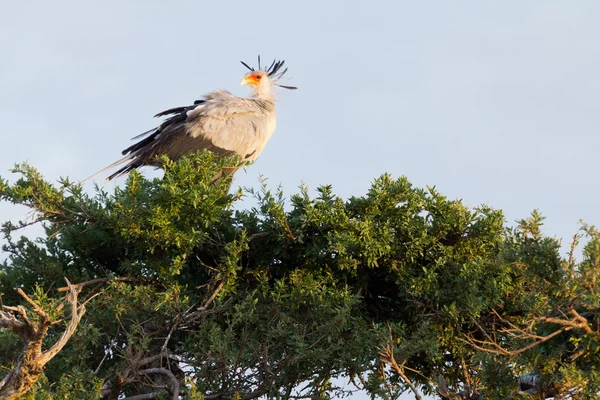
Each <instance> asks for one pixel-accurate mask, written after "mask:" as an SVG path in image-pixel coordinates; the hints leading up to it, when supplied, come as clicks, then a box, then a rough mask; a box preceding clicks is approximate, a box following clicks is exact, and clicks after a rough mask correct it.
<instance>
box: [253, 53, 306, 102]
mask: <svg viewBox="0 0 600 400" xmlns="http://www.w3.org/2000/svg"><path fill="white" fill-rule="evenodd" d="M241 63H242V64H243V65H244V66H245V67H246V68H248V69H249V70H250V72H248V73H247V74H246V75H244V78H243V79H242V82H241V84H242V85H249V86H250V87H252V89H253V91H254V93H255V94H260V93H265V92H268V91H270V90H271V87H272V86H273V85H275V86H279V87H282V88H284V89H297V88H296V87H295V86H286V85H281V84H280V83H279V80H280V79H281V78H282V77H283V75H284V74H285V73H286V72H287V68H285V69H283V70H282V67H283V64H284V61H276V60H275V61H273V62H272V63H271V65H270V66H269V68H264V69H263V68H262V67H261V65H260V56H258V69H254V68H252V67H251V66H249V65H248V64H246V63H245V62H243V61H241Z"/></svg>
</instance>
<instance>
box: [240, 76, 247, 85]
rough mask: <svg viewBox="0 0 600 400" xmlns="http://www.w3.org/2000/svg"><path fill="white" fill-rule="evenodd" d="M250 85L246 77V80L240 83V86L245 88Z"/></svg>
mask: <svg viewBox="0 0 600 400" xmlns="http://www.w3.org/2000/svg"><path fill="white" fill-rule="evenodd" d="M247 84H248V78H247V77H244V79H242V81H241V82H240V86H244V85H247Z"/></svg>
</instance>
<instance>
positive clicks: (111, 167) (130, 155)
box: [79, 154, 134, 185]
mask: <svg viewBox="0 0 600 400" xmlns="http://www.w3.org/2000/svg"><path fill="white" fill-rule="evenodd" d="M133 157H134V155H133V154H129V155H127V156H125V157H123V158H121V159H119V160H117V161H115V162H114V163H112V164H110V165H109V166H107V167H105V168H102V169H101V170H100V171H98V172H96V173H94V174H93V175H91V176H88V177H87V178H85V179H84V180H82V181H81V182H79V183H80V184H81V185H83V184H84V183H86V182H87V181H89V180H91V179H93V178H95V177H97V176H98V175H100V174H103V173H104V172H106V171H108V170H111V169H113V168H114V167H116V166H117V165H121V164H123V163H125V162H127V161H130V160H132V159H133ZM117 176H118V175H116V174H113V175H111V176H110V177H108V178H107V179H106V181H109V180H111V179H112V178H114V177H117Z"/></svg>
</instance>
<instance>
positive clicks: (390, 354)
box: [379, 326, 423, 400]
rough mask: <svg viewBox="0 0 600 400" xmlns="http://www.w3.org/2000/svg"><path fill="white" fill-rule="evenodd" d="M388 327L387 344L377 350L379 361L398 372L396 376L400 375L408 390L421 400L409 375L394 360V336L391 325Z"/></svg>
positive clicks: (417, 399)
mask: <svg viewBox="0 0 600 400" xmlns="http://www.w3.org/2000/svg"><path fill="white" fill-rule="evenodd" d="M388 328H389V330H390V340H389V342H388V344H387V346H385V347H384V348H383V349H382V350H381V351H380V352H379V355H380V356H381V361H382V362H383V363H385V364H387V365H389V366H390V367H391V368H392V369H393V370H394V372H395V373H396V374H398V376H400V377H401V378H402V380H404V382H405V383H406V384H407V385H408V387H409V388H410V390H412V392H413V393H414V394H415V399H416V400H423V397H421V395H420V394H419V391H418V390H417V388H416V387H415V386H414V385H413V383H412V381H411V380H410V379H409V377H408V376H406V374H405V373H404V370H403V369H402V367H401V366H400V365H398V363H397V362H396V358H395V357H394V337H393V335H392V327H391V326H389V327H388Z"/></svg>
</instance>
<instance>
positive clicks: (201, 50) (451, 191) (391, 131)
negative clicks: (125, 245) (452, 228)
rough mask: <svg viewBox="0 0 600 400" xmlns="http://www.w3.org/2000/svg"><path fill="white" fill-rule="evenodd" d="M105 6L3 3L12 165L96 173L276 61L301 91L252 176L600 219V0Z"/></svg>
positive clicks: (1, 78) (52, 172) (559, 217)
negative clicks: (181, 109)
mask: <svg viewBox="0 0 600 400" xmlns="http://www.w3.org/2000/svg"><path fill="white" fill-rule="evenodd" d="M91 3H92V2H82V1H54V2H46V1H21V2H6V4H3V5H2V17H3V18H2V24H1V25H0V50H1V61H2V62H1V63H0V72H1V73H0V117H1V120H2V122H3V134H2V136H1V137H0V154H1V157H0V175H2V176H4V177H7V176H8V173H7V169H8V168H9V167H11V166H12V165H13V163H15V162H20V161H25V160H27V161H29V162H30V163H31V164H32V165H34V166H36V167H38V168H39V169H40V170H41V171H42V172H43V173H44V174H45V175H46V176H47V177H48V178H50V179H56V178H58V177H59V176H70V177H72V178H73V179H75V180H79V179H83V178H85V177H87V176H88V175H90V174H91V173H93V172H95V171H96V170H98V169H100V168H102V167H104V166H105V165H106V164H109V163H111V162H112V161H114V160H116V159H117V158H118V157H119V156H120V151H121V150H122V149H123V148H125V147H126V146H128V145H129V144H130V141H129V138H131V137H132V136H135V135H137V134H138V133H141V132H143V131H145V130H147V129H149V128H151V127H153V125H154V124H156V123H157V122H158V121H156V120H153V119H152V115H154V114H155V113H156V112H158V111H161V110H163V109H166V108H170V107H174V106H179V105H187V104H189V103H190V102H191V101H193V100H195V99H196V98H199V97H200V96H201V95H202V94H203V93H206V92H208V91H211V90H213V89H215V88H224V89H228V90H231V91H233V92H234V93H237V94H245V93H246V92H247V90H245V89H244V88H240V87H239V82H240V79H241V76H242V75H243V73H244V72H245V70H244V68H243V67H242V66H241V65H240V64H239V60H245V61H247V62H251V63H252V64H254V62H255V59H256V55H257V54H259V53H260V54H261V55H262V56H263V59H264V60H265V61H266V60H270V59H272V58H280V59H285V60H286V62H287V64H288V65H289V76H290V77H291V79H290V80H289V84H291V85H296V86H298V87H299V89H298V90H297V91H294V92H289V91H285V90H282V91H281V93H280V96H279V105H278V107H279V108H278V129H277V131H276V132H275V135H274V137H273V138H272V140H271V141H270V142H269V144H268V145H267V148H266V149H265V151H264V152H263V154H262V155H261V157H260V158H259V160H258V162H257V163H256V164H255V165H254V166H252V167H250V168H248V169H247V171H246V172H245V173H244V172H242V173H239V174H238V176H237V178H236V183H237V184H239V185H244V186H257V184H258V183H257V177H258V174H259V173H262V174H263V175H264V176H266V177H268V178H269V181H270V183H271V185H272V186H275V185H276V184H279V183H281V184H282V185H283V187H284V190H285V191H286V193H292V192H294V191H296V187H297V186H298V185H299V184H300V183H301V182H302V181H304V182H305V183H307V184H308V185H309V186H310V187H311V188H313V189H314V188H315V187H316V186H318V185H320V184H333V186H334V190H335V191H336V192H337V193H338V194H339V195H341V196H343V197H347V196H349V195H361V194H364V193H365V191H366V190H367V188H368V187H369V185H370V182H371V181H372V180H373V179H374V178H375V177H376V176H378V175H379V174H381V173H383V172H389V173H391V174H392V175H393V176H395V177H398V176H401V175H406V176H407V177H408V178H409V179H410V180H411V181H412V182H413V183H414V184H416V185H417V186H421V187H422V186H424V185H426V184H427V185H431V186H434V185H435V186H436V187H437V188H438V189H439V190H440V191H441V192H442V193H443V194H445V195H447V196H449V197H451V198H462V199H463V200H464V201H465V202H466V203H467V204H469V205H472V206H475V205H478V204H481V203H486V204H488V205H490V206H492V207H495V208H501V209H503V210H504V211H505V213H506V216H507V218H508V220H509V222H510V223H512V221H514V220H516V219H519V218H523V217H526V216H527V215H528V214H529V213H530V212H531V210H532V209H534V208H539V209H540V210H541V211H542V213H543V214H544V215H546V216H547V224H546V233H548V234H552V235H557V236H559V237H565V238H568V237H570V236H572V234H573V233H574V232H575V231H576V230H577V228H578V220H579V219H580V218H583V219H585V220H586V221H587V222H589V223H592V224H597V223H600V209H599V208H598V198H599V197H600V181H599V180H598V161H597V155H598V149H599V148H600V135H598V132H597V128H598V126H600V113H599V112H598V111H599V107H600V78H599V71H600V46H599V43H600V24H599V23H598V16H599V15H600V3H598V2H596V1H577V2H573V1H571V2H567V1H550V0H544V1H541V0H540V1H523V0H519V1H506V0H504V1H486V2H482V1H453V2H441V1H440V2H432V1H429V2H427V1H420V2H407V1H361V2H359V1H329V2H326V1H303V2H283V1H278V2H275V1H269V2H267V1H266V2H261V1H221V2H217V1H214V2H207V1H198V0H196V1H179V2H175V1H173V2H166V1H148V0H145V1H141V0H140V1H128V2H125V1H112V0H111V1H107V0H105V1H102V2H94V3H95V5H92V4H91ZM122 181H123V180H120V181H118V182H117V183H120V182H122ZM110 185H112V184H110ZM15 216H16V217H22V213H21V211H20V210H18V211H15V210H14V209H12V208H8V207H6V206H2V207H0V218H1V219H2V220H4V219H6V218H7V217H15Z"/></svg>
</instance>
